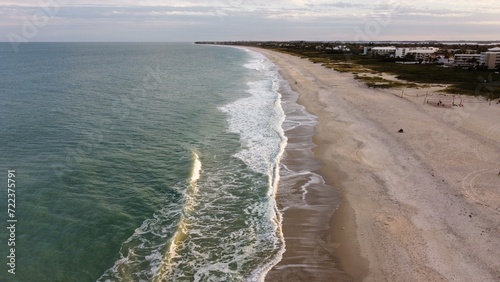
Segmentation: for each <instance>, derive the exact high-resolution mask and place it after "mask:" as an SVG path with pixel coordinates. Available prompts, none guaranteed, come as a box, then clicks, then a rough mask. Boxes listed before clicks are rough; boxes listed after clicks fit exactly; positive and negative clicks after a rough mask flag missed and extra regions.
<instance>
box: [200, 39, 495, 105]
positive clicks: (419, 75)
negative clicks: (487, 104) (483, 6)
mask: <svg viewBox="0 0 500 282" xmlns="http://www.w3.org/2000/svg"><path fill="white" fill-rule="evenodd" d="M196 44H216V45H237V46H247V47H258V48H263V49H269V50H274V51H279V52H283V53H287V54H292V55H295V56H299V57H302V58H308V59H309V60H311V61H312V62H314V63H319V64H322V65H323V66H325V67H327V68H332V69H334V70H337V71H340V72H350V73H352V74H354V75H355V77H354V78H355V79H357V80H360V81H362V82H364V83H365V84H366V85H367V86H369V87H372V88H395V89H402V88H407V87H411V88H423V87H429V86H441V87H440V89H439V91H440V92H442V93H448V94H464V95H468V96H477V97H484V98H485V99H490V100H495V99H500V52H496V53H495V55H496V62H497V63H496V69H495V62H492V63H490V65H491V66H490V68H488V67H487V66H486V65H485V63H484V62H480V60H479V54H481V53H485V52H488V50H489V49H491V48H494V47H496V46H500V41H498V40H496V41H480V42H478V41H456V42H450V41H442V42H440V41H374V42H342V41H321V42H317V41H314V42H309V41H228V42H196ZM374 46H399V47H402V48H403V47H404V48H406V49H411V48H413V49H416V48H435V49H436V50H439V51H438V52H436V55H433V56H432V58H431V57H430V56H426V57H419V56H417V57H415V56H413V57H411V56H405V57H402V58H396V57H394V55H390V54H387V53H380V52H378V53H374V54H371V55H367V54H366V53H364V51H365V52H366V49H367V48H372V47H374ZM380 48H383V47H380ZM469 53H470V54H478V55H477V56H462V55H461V57H460V62H458V61H457V62H453V60H452V59H449V60H448V58H454V56H457V55H456V54H469ZM437 57H439V60H438V59H437ZM493 60H495V59H494V58H493ZM490 61H491V59H490ZM396 62H401V64H396ZM412 62H414V63H413V64H412ZM491 67H493V68H491ZM374 74H378V75H384V74H388V75H390V76H393V77H394V79H387V77H374ZM403 80H404V81H403Z"/></svg>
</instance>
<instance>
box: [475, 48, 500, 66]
mask: <svg viewBox="0 0 500 282" xmlns="http://www.w3.org/2000/svg"><path fill="white" fill-rule="evenodd" d="M499 49H500V48H499ZM479 65H481V66H486V67H487V68H488V69H490V70H491V69H495V68H496V67H498V66H500V52H483V53H481V58H480V59H479Z"/></svg>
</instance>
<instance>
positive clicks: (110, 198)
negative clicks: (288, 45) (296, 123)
mask: <svg viewBox="0 0 500 282" xmlns="http://www.w3.org/2000/svg"><path fill="white" fill-rule="evenodd" d="M0 62H1V64H0V74H1V75H0V98H1V99H0V100H1V102H0V113H1V120H0V144H1V147H0V172H2V174H3V176H2V179H4V181H3V183H7V180H6V178H7V170H8V169H15V170H16V180H17V182H16V185H17V190H16V204H17V205H16V218H17V220H18V223H17V225H16V274H15V275H11V274H9V273H8V272H7V266H6V263H3V264H2V265H3V266H2V268H1V269H0V281H96V280H97V281H242V280H248V281H253V280H259V279H261V278H262V277H263V276H264V275H265V273H266V272H267V271H268V270H269V268H270V267H271V266H272V265H273V264H274V263H276V261H277V260H279V258H280V256H281V253H282V252H283V244H284V243H283V239H282V236H281V228H280V215H279V213H278V212H277V211H276V205H275V201H274V192H275V188H276V185H277V181H278V177H277V176H278V175H279V171H278V170H279V169H278V168H279V159H280V157H281V154H282V152H283V148H284V146H285V144H286V138H285V137H284V134H283V130H282V123H283V120H284V113H283V110H282V108H281V104H280V94H279V93H278V91H277V89H278V87H279V86H280V84H283V81H282V80H281V79H280V78H279V76H278V75H277V71H276V69H275V67H274V66H273V65H272V64H271V63H270V62H269V61H267V60H266V59H265V58H263V57H262V56H260V55H259V54H255V53H250V52H247V51H244V50H240V49H236V48H224V47H216V46H199V45H192V44H180V43H179V44H159V43H148V44H146V43H140V44H139V43H136V44H132V43H127V44H125V43H29V44H24V45H22V48H21V51H20V52H19V53H14V52H13V51H12V49H11V47H10V45H9V44H6V43H2V44H0ZM6 186H7V185H6V184H5V187H4V188H2V189H1V190H0V191H2V192H1V193H0V210H2V211H5V210H6V206H7V199H6V198H7V193H6ZM1 218H3V220H2V221H3V222H6V219H7V213H6V212H2V214H1ZM4 224H5V225H6V226H7V224H6V223H4ZM0 235H1V237H2V238H4V239H5V240H2V241H5V243H0V250H1V253H0V256H1V257H3V258H6V256H7V255H8V254H7V240H6V238H7V236H8V234H7V232H6V229H5V228H2V231H1V233H0ZM4 260H5V262H7V259H4Z"/></svg>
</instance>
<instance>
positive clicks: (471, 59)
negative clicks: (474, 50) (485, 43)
mask: <svg viewBox="0 0 500 282" xmlns="http://www.w3.org/2000/svg"><path fill="white" fill-rule="evenodd" d="M480 60H481V54H455V65H457V66H470V65H472V64H477V63H479V62H480Z"/></svg>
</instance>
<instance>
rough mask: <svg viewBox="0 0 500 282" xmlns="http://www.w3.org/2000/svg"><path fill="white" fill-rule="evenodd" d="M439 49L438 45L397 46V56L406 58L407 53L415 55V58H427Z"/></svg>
mask: <svg viewBox="0 0 500 282" xmlns="http://www.w3.org/2000/svg"><path fill="white" fill-rule="evenodd" d="M437 51H439V48H437V47H410V48H397V49H396V53H395V57H396V58H404V57H405V56H406V55H407V54H413V55H415V58H416V59H417V60H418V59H425V58H427V57H429V56H430V55H431V54H434V53H436V52H437Z"/></svg>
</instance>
